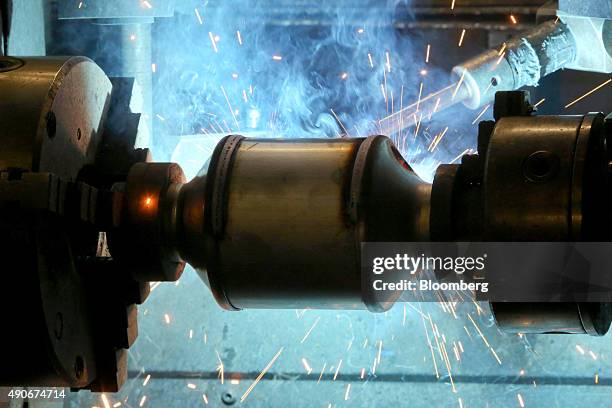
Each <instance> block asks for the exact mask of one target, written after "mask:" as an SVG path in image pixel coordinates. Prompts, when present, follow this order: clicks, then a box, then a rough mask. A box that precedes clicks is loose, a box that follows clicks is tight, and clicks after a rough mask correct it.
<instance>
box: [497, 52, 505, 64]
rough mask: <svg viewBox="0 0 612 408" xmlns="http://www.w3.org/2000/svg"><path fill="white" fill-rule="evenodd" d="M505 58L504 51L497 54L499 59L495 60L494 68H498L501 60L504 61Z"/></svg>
mask: <svg viewBox="0 0 612 408" xmlns="http://www.w3.org/2000/svg"><path fill="white" fill-rule="evenodd" d="M505 56H506V51H504V52H502V53H501V54H499V58H498V59H497V62H495V66H498V65H499V63H500V62H502V60H503V59H504V57H505Z"/></svg>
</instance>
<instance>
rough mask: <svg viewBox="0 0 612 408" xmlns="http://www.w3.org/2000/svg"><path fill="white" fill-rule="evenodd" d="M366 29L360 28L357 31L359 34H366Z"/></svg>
mask: <svg viewBox="0 0 612 408" xmlns="http://www.w3.org/2000/svg"><path fill="white" fill-rule="evenodd" d="M364 31H365V30H364V29H363V28H358V29H357V34H363V33H364Z"/></svg>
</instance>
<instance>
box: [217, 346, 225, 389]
mask: <svg viewBox="0 0 612 408" xmlns="http://www.w3.org/2000/svg"><path fill="white" fill-rule="evenodd" d="M215 353H216V354H217V361H219V365H217V371H218V372H219V379H220V380H221V384H222V385H223V382H224V380H225V374H224V373H225V369H224V366H223V361H221V356H220V355H219V352H218V351H217V350H215Z"/></svg>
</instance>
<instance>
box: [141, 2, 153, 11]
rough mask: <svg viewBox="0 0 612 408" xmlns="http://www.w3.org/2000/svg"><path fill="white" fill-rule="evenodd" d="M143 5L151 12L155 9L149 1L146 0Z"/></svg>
mask: <svg viewBox="0 0 612 408" xmlns="http://www.w3.org/2000/svg"><path fill="white" fill-rule="evenodd" d="M142 5H143V6H145V7H146V8H148V9H149V10H150V9H152V8H153V6H152V5H151V3H149V2H148V1H147V0H144V1H143V2H142Z"/></svg>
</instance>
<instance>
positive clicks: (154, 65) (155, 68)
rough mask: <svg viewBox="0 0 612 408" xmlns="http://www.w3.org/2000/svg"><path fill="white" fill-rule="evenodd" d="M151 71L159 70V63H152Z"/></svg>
mask: <svg viewBox="0 0 612 408" xmlns="http://www.w3.org/2000/svg"><path fill="white" fill-rule="evenodd" d="M151 72H153V73H155V72H157V64H155V63H153V64H151Z"/></svg>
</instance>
